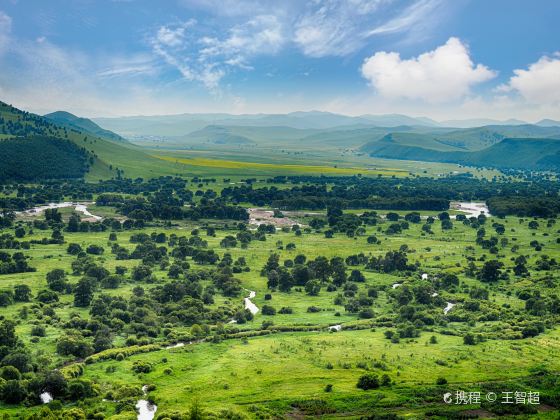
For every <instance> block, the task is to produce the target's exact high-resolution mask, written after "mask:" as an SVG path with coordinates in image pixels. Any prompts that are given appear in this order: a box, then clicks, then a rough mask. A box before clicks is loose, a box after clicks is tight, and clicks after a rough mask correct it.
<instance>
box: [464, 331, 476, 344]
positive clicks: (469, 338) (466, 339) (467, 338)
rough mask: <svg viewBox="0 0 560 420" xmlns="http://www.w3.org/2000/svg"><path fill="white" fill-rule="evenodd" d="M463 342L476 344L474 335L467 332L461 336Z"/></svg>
mask: <svg viewBox="0 0 560 420" xmlns="http://www.w3.org/2000/svg"><path fill="white" fill-rule="evenodd" d="M463 344H466V345H467V346H474V345H475V344H476V339H475V337H474V335H472V334H471V333H467V334H466V335H465V336H464V337H463Z"/></svg>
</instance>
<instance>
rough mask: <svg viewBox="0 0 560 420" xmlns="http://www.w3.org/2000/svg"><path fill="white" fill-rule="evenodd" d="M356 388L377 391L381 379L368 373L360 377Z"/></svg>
mask: <svg viewBox="0 0 560 420" xmlns="http://www.w3.org/2000/svg"><path fill="white" fill-rule="evenodd" d="M356 387H358V388H360V389H363V390H364V391H367V390H368V389H377V388H379V378H378V377H377V375H375V374H373V373H366V374H365V375H362V376H360V379H358V383H357V384H356Z"/></svg>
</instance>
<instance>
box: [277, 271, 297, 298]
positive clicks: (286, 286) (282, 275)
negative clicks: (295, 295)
mask: <svg viewBox="0 0 560 420" xmlns="http://www.w3.org/2000/svg"><path fill="white" fill-rule="evenodd" d="M293 284H294V279H293V277H292V275H291V274H290V272H289V271H288V270H286V269H285V268H283V267H281V268H279V274H278V289H279V290H280V291H281V292H289V291H290V289H291V288H292V286H293Z"/></svg>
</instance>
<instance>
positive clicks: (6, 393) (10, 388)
mask: <svg viewBox="0 0 560 420" xmlns="http://www.w3.org/2000/svg"><path fill="white" fill-rule="evenodd" d="M26 397H27V390H26V389H25V387H24V386H23V382H20V381H18V380H10V381H7V382H6V383H5V384H4V386H3V387H2V399H3V400H4V402H6V403H7V404H19V403H20V402H22V401H23V400H24V399H25V398H26Z"/></svg>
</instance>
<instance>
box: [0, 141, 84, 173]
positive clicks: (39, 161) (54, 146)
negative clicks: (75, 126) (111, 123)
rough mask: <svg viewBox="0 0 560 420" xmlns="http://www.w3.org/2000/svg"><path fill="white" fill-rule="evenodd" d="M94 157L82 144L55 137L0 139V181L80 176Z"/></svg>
mask: <svg viewBox="0 0 560 420" xmlns="http://www.w3.org/2000/svg"><path fill="white" fill-rule="evenodd" d="M94 160H95V158H94V157H93V155H91V154H90V153H89V152H88V151H87V150H86V149H85V147H81V148H80V147H78V146H77V145H76V144H74V143H72V142H71V141H69V140H62V139H59V138H55V137H45V136H37V135H34V136H30V137H25V138H12V139H6V140H3V141H0V179H2V180H7V181H11V180H14V181H37V180H46V179H52V178H56V179H63V178H83V177H84V175H85V174H86V172H87V171H88V169H89V165H90V164H91V163H92V162H94Z"/></svg>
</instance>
